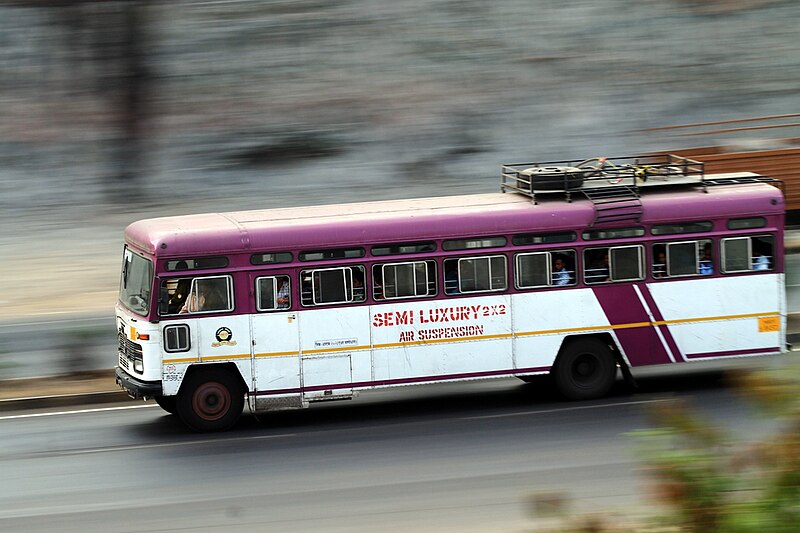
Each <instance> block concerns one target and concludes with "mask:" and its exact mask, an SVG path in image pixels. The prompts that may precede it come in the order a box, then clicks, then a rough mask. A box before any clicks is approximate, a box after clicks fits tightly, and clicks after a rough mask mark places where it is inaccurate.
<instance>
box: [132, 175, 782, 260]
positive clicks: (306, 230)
mask: <svg viewBox="0 0 800 533" xmlns="http://www.w3.org/2000/svg"><path fill="white" fill-rule="evenodd" d="M581 196H582V195H580V194H574V198H575V200H574V201H572V202H566V201H565V200H564V198H563V197H561V198H554V197H550V198H546V199H545V200H543V201H540V202H539V203H538V204H533V203H532V202H531V200H530V198H527V197H525V196H522V195H519V194H514V193H488V194H473V195H465V196H445V197H433V198H419V199H407V200H386V201H374V202H361V203H351V204H334V205H321V206H309V207H292V208H278V209H264V210H253V211H238V212H230V213H209V214H198V215H182V216H172V217H162V218H152V219H146V220H141V221H138V222H134V223H132V224H131V225H129V226H128V227H127V228H126V230H125V238H126V242H127V243H128V244H130V245H132V246H134V247H136V248H138V249H140V250H142V251H143V252H146V253H150V254H155V253H156V252H157V253H158V255H159V256H165V257H180V256H187V255H188V256H191V255H200V254H202V255H205V254H209V253H212V254H215V253H233V252H241V251H244V250H252V251H253V252H257V251H265V252H267V251H282V250H297V249H320V248H331V247H339V246H345V245H366V244H369V243H391V242H408V241H420V240H433V239H440V238H453V237H468V236H476V237H477V236H489V235H500V234H509V233H525V232H529V233H530V232H540V231H559V230H568V229H574V230H580V229H583V228H587V227H589V226H590V225H591V224H592V223H593V222H594V221H595V211H594V206H593V204H592V203H591V202H590V201H589V200H587V199H585V198H581ZM641 203H642V211H643V213H642V215H641V219H640V222H639V223H640V224H654V223H667V222H674V221H679V220H706V219H713V218H720V217H722V218H725V217H745V216H754V215H770V214H782V213H783V210H784V201H783V195H782V193H781V191H780V190H779V189H777V188H776V187H773V186H771V185H768V184H764V183H753V184H736V185H724V186H715V187H709V188H708V189H707V192H706V193H704V192H703V191H702V189H700V188H683V189H679V190H658V191H652V192H650V191H648V192H647V193H646V194H642V197H641ZM630 225H635V223H631V222H630V221H628V222H620V223H614V224H611V223H609V224H603V225H602V226H600V225H598V226H597V227H620V226H630Z"/></svg>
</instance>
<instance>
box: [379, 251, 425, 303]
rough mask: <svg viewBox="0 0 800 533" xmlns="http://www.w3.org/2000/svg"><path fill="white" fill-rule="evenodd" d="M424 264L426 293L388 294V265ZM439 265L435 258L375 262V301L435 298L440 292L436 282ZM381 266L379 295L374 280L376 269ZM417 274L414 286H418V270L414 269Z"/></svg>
mask: <svg viewBox="0 0 800 533" xmlns="http://www.w3.org/2000/svg"><path fill="white" fill-rule="evenodd" d="M418 264H422V265H424V266H425V278H426V279H425V288H426V291H427V292H426V293H425V294H414V295H412V296H391V297H389V296H386V267H398V266H403V265H412V266H415V265H418ZM436 267H437V265H436V261H435V260H433V259H420V260H416V261H399V262H393V263H374V264H373V265H372V279H373V289H372V298H373V300H375V301H393V300H409V299H420V298H433V297H435V296H436V295H437V294H438V290H437V289H438V288H437V284H436V280H437V273H438V271H437V268H436ZM376 268H380V273H381V283H380V295H378V290H377V289H378V287H379V286H378V285H377V284H375V282H374V280H375V279H376V277H375V269H376ZM431 270H432V272H431ZM414 273H415V274H414V276H415V283H414V286H415V287H416V286H417V283H416V270H414ZM431 282H433V287H431Z"/></svg>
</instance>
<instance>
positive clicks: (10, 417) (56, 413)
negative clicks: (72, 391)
mask: <svg viewBox="0 0 800 533" xmlns="http://www.w3.org/2000/svg"><path fill="white" fill-rule="evenodd" d="M147 407H158V405H156V404H144V405H125V406H121V407H96V408H94V409H78V410H75V411H53V412H47V413H28V414H25V415H8V416H0V420H15V419H19V418H39V417H43V416H59V415H76V414H82V413H102V412H105V411H122V410H125V409H144V408H147Z"/></svg>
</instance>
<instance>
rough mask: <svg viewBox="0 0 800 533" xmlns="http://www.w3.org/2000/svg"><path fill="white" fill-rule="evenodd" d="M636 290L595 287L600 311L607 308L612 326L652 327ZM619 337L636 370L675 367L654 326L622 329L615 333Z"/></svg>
mask: <svg viewBox="0 0 800 533" xmlns="http://www.w3.org/2000/svg"><path fill="white" fill-rule="evenodd" d="M642 285H643V284H642ZM633 287H634V286H633V285H627V284H626V285H622V284H619V285H605V286H602V287H592V291H593V292H594V295H595V297H596V298H597V301H598V302H599V303H600V307H602V308H603V311H604V312H605V314H606V318H608V321H609V323H610V324H611V325H612V326H617V325H624V324H632V323H640V322H647V323H648V324H649V323H650V317H649V316H648V314H647V311H646V310H645V308H644V306H643V305H642V302H641V300H639V296H638V295H637V294H636V291H635V290H634V288H633ZM640 288H641V285H640ZM615 333H616V335H617V339H619V342H620V344H622V348H623V350H624V351H625V355H626V356H627V357H628V361H629V362H630V364H631V365H632V366H643V365H657V364H666V363H672V360H671V359H670V358H669V354H667V351H666V350H665V349H664V345H663V344H661V340H660V339H659V338H658V335H656V332H655V328H653V327H652V326H650V325H648V326H646V327H638V328H620V329H617V330H615Z"/></svg>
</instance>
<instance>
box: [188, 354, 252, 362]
mask: <svg viewBox="0 0 800 533" xmlns="http://www.w3.org/2000/svg"><path fill="white" fill-rule="evenodd" d="M228 359H250V354H249V353H241V354H235V355H203V356H200V360H201V361H227V360H228Z"/></svg>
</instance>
